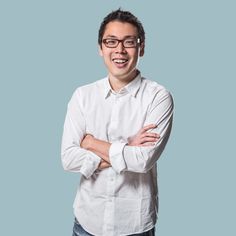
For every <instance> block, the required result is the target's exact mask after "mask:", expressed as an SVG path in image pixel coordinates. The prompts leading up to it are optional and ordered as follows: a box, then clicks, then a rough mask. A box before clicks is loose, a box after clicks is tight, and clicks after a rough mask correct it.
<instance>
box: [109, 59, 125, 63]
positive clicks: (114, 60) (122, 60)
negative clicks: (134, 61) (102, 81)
mask: <svg viewBox="0 0 236 236" xmlns="http://www.w3.org/2000/svg"><path fill="white" fill-rule="evenodd" d="M112 61H113V62H115V63H117V64H124V63H126V62H127V61H128V60H127V59H113V60H112Z"/></svg>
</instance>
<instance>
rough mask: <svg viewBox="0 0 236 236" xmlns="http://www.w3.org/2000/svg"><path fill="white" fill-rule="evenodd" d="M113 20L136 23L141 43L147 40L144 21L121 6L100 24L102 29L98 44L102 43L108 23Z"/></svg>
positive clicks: (99, 33)
mask: <svg viewBox="0 0 236 236" xmlns="http://www.w3.org/2000/svg"><path fill="white" fill-rule="evenodd" d="M111 21H120V22H123V23H126V22H127V23H130V24H132V25H134V26H135V27H136V28H137V30H138V37H139V38H140V41H141V43H142V42H144V41H145V32H144V28H143V26H142V23H141V22H140V21H139V19H138V18H137V17H136V16H134V15H133V14H132V13H131V12H129V11H123V10H121V9H120V8H119V9H118V10H115V11H112V12H111V13H109V14H108V15H107V16H106V17H105V18H104V19H103V21H102V23H101V25H100V29H99V32H98V44H99V45H100V46H101V45H102V38H103V35H104V32H105V29H106V25H107V24H108V23H109V22H111Z"/></svg>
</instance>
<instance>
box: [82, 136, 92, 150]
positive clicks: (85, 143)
mask: <svg viewBox="0 0 236 236" xmlns="http://www.w3.org/2000/svg"><path fill="white" fill-rule="evenodd" d="M92 141H93V135H91V134H86V135H85V136H84V138H83V140H82V142H81V143H80V146H81V147H82V148H84V149H86V150H88V149H89V146H91V143H92Z"/></svg>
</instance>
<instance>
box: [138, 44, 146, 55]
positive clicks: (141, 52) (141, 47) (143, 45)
mask: <svg viewBox="0 0 236 236" xmlns="http://www.w3.org/2000/svg"><path fill="white" fill-rule="evenodd" d="M144 48H145V44H144V43H141V45H140V50H139V56H140V57H142V56H143V55H144Z"/></svg>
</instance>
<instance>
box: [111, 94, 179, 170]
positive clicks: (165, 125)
mask: <svg viewBox="0 0 236 236" xmlns="http://www.w3.org/2000/svg"><path fill="white" fill-rule="evenodd" d="M173 107H174V105H173V99H172V96H171V94H170V93H169V92H167V91H166V90H164V91H161V92H160V93H158V94H157V95H156V97H155V99H154V100H153V102H152V104H151V106H150V109H149V110H148V113H147V118H146V120H145V124H144V126H145V125H148V124H156V125H157V127H156V128H155V129H153V130H152V131H151V132H155V133H158V134H159V135H160V139H159V140H158V141H157V142H156V143H155V145H154V146H147V147H145V146H140V147H138V146H129V145H124V146H122V145H120V146H118V145H116V144H114V147H113V150H114V149H115V151H113V150H112V151H111V152H110V158H111V164H112V167H113V168H114V169H115V170H116V171H117V172H118V173H120V172H121V171H131V172H138V173H146V172H147V171H148V170H150V169H151V168H152V167H153V165H154V164H155V163H156V161H157V160H158V159H159V157H160V155H161V153H162V152H163V150H164V148H165V146H166V143H167V141H168V139H169V136H170V132H171V128H172V120H173ZM112 146H113V145H112ZM112 146H111V147H112ZM115 154H116V155H115ZM113 163H114V166H113ZM117 167H118V168H117Z"/></svg>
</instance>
